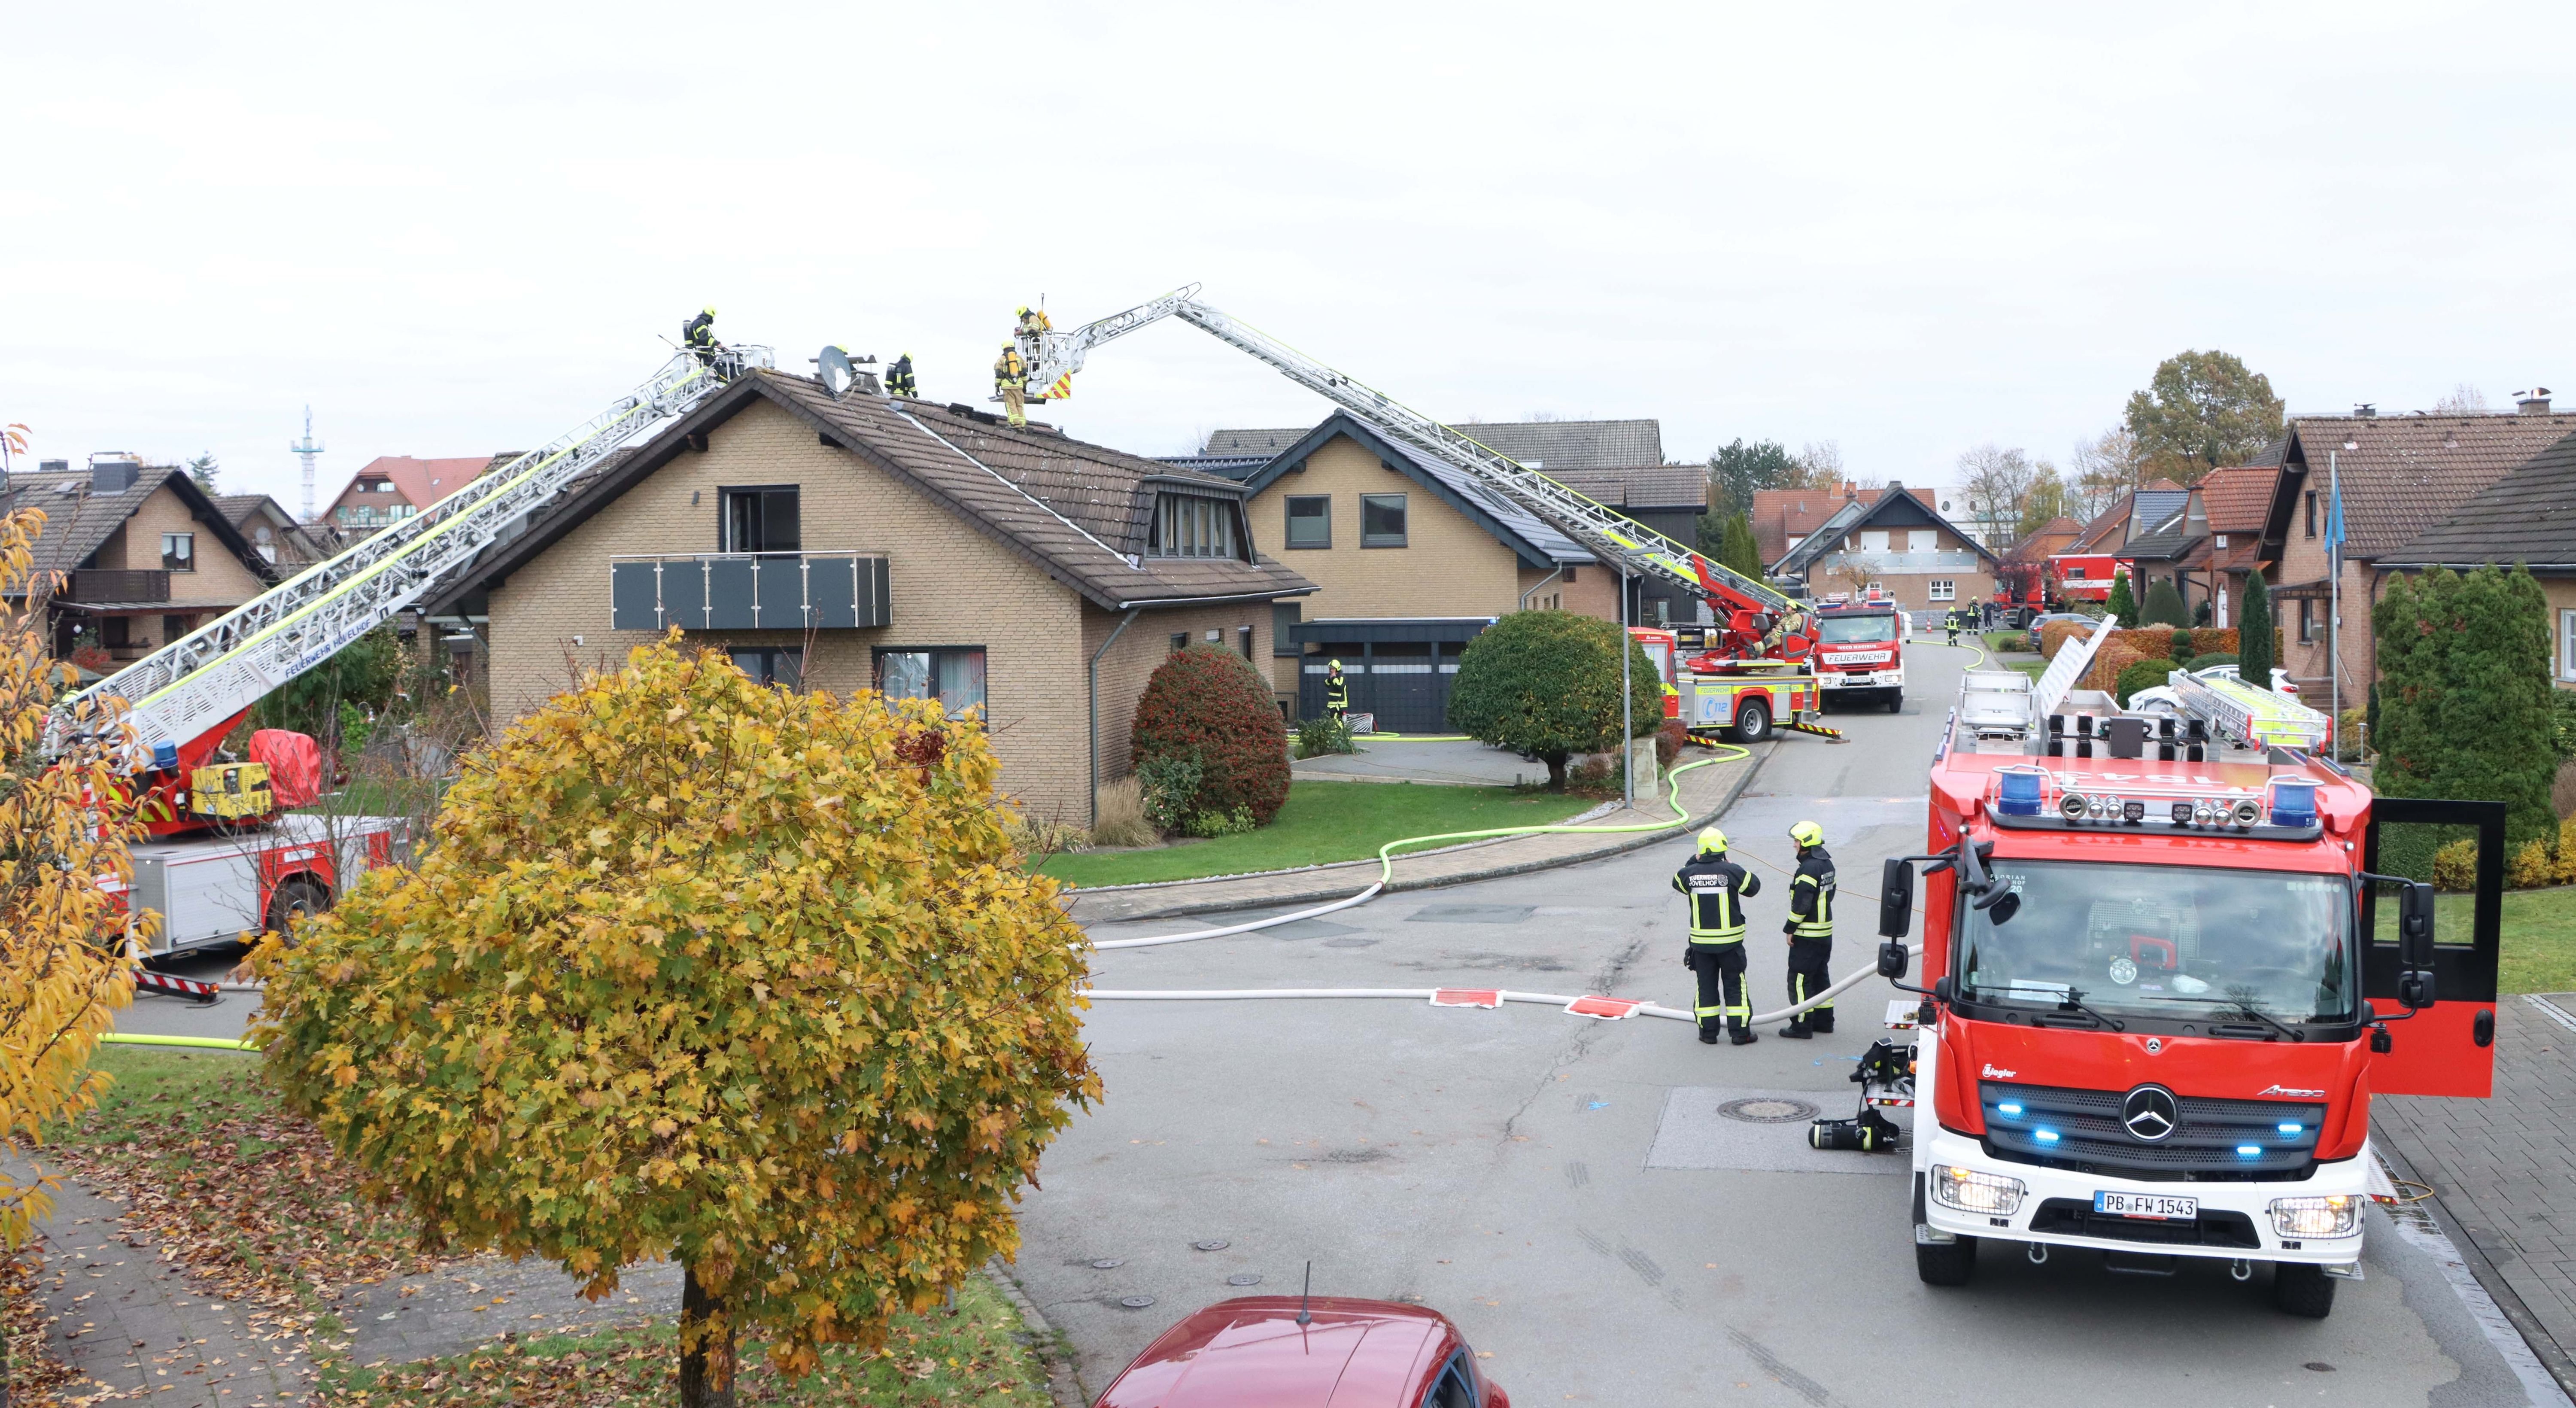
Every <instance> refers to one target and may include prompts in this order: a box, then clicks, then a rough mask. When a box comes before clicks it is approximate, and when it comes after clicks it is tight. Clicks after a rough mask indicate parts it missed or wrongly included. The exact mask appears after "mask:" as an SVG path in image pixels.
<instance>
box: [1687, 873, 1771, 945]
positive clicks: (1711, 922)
mask: <svg viewBox="0 0 2576 1408" xmlns="http://www.w3.org/2000/svg"><path fill="white" fill-rule="evenodd" d="M1673 888H1674V889H1676V890H1679V891H1680V892H1681V893H1682V894H1683V895H1684V896H1686V897H1688V898H1689V900H1690V941H1691V942H1692V943H1694V944H1732V943H1741V942H1743V941H1744V901H1745V900H1746V899H1747V898H1749V897H1751V896H1754V895H1758V894H1760V893H1762V877H1760V876H1758V875H1754V874H1751V873H1749V872H1747V871H1746V870H1745V868H1744V867H1743V866H1740V865H1737V864H1736V863H1735V862H1733V861H1731V860H1728V859H1726V858H1725V857H1724V856H1694V857H1692V858H1691V862H1690V864H1688V865H1685V866H1683V867H1682V868H1681V869H1679V870H1677V871H1674V872H1673Z"/></svg>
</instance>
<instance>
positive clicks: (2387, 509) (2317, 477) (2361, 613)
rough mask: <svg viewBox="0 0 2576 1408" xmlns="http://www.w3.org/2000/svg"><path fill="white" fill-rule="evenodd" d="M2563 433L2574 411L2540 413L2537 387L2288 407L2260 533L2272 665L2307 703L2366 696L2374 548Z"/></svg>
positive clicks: (2373, 661) (2419, 529) (2443, 516)
mask: <svg viewBox="0 0 2576 1408" xmlns="http://www.w3.org/2000/svg"><path fill="white" fill-rule="evenodd" d="M2570 433H2576V414H2571V413H2568V412H2565V411H2552V410H2550V408H2549V398H2548V396H2547V395H2546V394H2545V393H2533V394H2530V395H2526V396H2525V397H2523V398H2522V400H2521V401H2520V402H2519V404H2518V407H2517V409H2516V410H2514V411H2511V412H2506V413H2503V414H2482V415H2404V416H2400V415H2386V416H2383V415H2376V414H2371V413H2368V412H2366V411H2364V412H2357V413H2355V414H2352V415H2341V416H2295V417H2292V418H2291V421H2290V424H2289V429H2288V433H2287V435H2286V437H2285V438H2284V440H2283V442H2282V444H2281V445H2280V446H2279V447H2278V452H2277V454H2276V455H2273V456H2267V458H2272V459H2277V461H2278V463H2279V465H2280V477H2279V478H2278V480H2277V481H2276V482H2275V484H2274V486H2273V492H2272V501H2271V506H2270V516H2269V519H2268V521H2267V524H2266V528H2265V535H2266V537H2268V538H2270V539H2272V540H2273V541H2276V542H2278V543H2280V545H2281V547H2280V553H2279V556H2278V558H2277V559H2276V560H2275V562H2274V564H2273V566H2272V568H2271V569H2270V571H2269V572H2268V573H2267V574H2266V580H2267V581H2269V582H2270V584H2271V594H2272V619H2273V620H2274V621H2275V622H2277V623H2279V625H2280V627H2281V630H2282V635H2283V638H2284V646H2283V651H2282V658H2281V667H2282V668H2283V669H2285V670H2287V671H2289V672H2290V676H2291V678H2293V679H2294V680H2296V681H2297V682H2298V684H2299V687H2300V689H2301V690H2303V691H2305V692H2306V694H2307V695H2308V697H2309V698H2310V699H2311V700H2312V701H2316V702H2325V701H2330V700H2333V699H2335V698H2337V697H2340V698H2341V699H2342V700H2343V701H2344V702H2345V703H2346V705H2347V707H2349V706H2350V705H2352V704H2355V703H2358V702H2359V701H2361V700H2364V699H2366V698H2368V697H2369V690H2370V685H2371V684H2372V683H2373V682H2374V681H2375V680H2377V679H2378V677H2379V667H2378V646H2377V643H2376V641H2375V640H2374V639H2373V637H2372V633H2371V626H2370V611H2371V606H2372V605H2373V604H2374V603H2375V602H2377V601H2378V599H2379V588H2380V585H2381V583H2382V582H2383V581H2385V579H2386V577H2387V569H2384V568H2382V567H2381V566H2380V565H2379V560H2380V558H2381V557H2383V556H2384V555H2386V554H2388V553H2390V552H2392V551H2395V550H2397V549H2399V548H2403V547H2405V546H2407V545H2408V544H2411V543H2413V542H2414V541H2415V540H2416V539H2418V538H2420V537H2422V536H2424V535H2425V534H2426V532H2427V531H2428V530H2430V529H2431V528H2433V527H2434V526H2435V525H2437V524H2440V523H2442V522H2445V521H2447V520H2448V519H2449V518H2450V517H2451V516H2452V515H2453V514H2454V513H2457V512H2459V511H2460V509H2461V507H2462V506H2463V505H2465V504H2467V503H2468V502H2469V501H2470V500H2471V499H2473V498H2475V497H2477V496H2478V495H2479V494H2480V493H2481V492H2483V491H2484V490H2486V489H2487V488H2488V487H2489V486H2491V485H2493V484H2495V483H2496V482H2497V481H2498V480H2500V479H2503V478H2504V477H2505V476H2506V475H2508V474H2510V473H2512V472H2513V471H2515V470H2517V469H2519V468H2521V467H2522V466H2524V465H2527V464H2530V463H2531V462H2532V461H2533V460H2534V459H2536V458H2537V457H2538V456H2539V455H2540V454H2541V452H2542V451H2544V450H2547V449H2548V448H2550V447H2551V446H2552V445H2554V444H2556V443H2557V442H2558V441H2560V440H2562V439H2564V438H2565V437H2566V436H2567V435H2569V434H2570ZM2338 484H2340V486H2341V489H2342V496H2343V516H2344V535H2345V540H2344V547H2343V572H2342V577H2341V596H2342V629H2341V630H2340V631H2337V630H2334V629H2333V628H2332V627H2331V626H2330V624H2329V618H2330V617H2331V616H2332V614H2333V610H2334V608H2333V596H2334V588H2335V586H2336V583H2335V582H2334V581H2333V580H2332V579H2330V578H2329V576H2328V573H2327V563H2326V535H2327V531H2328V528H2329V524H2330V520H2331V517H2332V508H2333V503H2334V497H2335V488H2336V486H2337V485H2338Z"/></svg>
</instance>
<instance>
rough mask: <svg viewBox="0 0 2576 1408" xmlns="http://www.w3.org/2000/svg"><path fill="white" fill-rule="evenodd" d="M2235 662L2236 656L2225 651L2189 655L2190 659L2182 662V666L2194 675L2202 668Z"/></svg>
mask: <svg viewBox="0 0 2576 1408" xmlns="http://www.w3.org/2000/svg"><path fill="white" fill-rule="evenodd" d="M2235 663H2236V657H2235V656H2233V655H2228V654H2225V653H2221V654H2217V655H2195V656H2193V657H2191V659H2190V660H2188V661H2186V662H2184V664H2183V668H2184V669H2186V670H2189V671H2191V672H2192V673H2193V674H2195V675H2196V674H2199V673H2200V672H2201V671H2203V670H2209V669H2215V668H2217V667H2218V666H2220V665H2233V664H2235Z"/></svg>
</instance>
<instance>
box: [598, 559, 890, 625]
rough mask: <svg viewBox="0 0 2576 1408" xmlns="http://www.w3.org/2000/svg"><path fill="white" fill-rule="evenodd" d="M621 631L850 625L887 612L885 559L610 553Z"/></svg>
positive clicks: (884, 620) (879, 621) (874, 621)
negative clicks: (639, 555)
mask: <svg viewBox="0 0 2576 1408" xmlns="http://www.w3.org/2000/svg"><path fill="white" fill-rule="evenodd" d="M608 570H609V624H610V625H611V626H613V627H614V628H615V629H617V630H621V631H659V630H666V629H668V628H670V627H672V626H678V627H679V628H681V629H682V630H688V631H801V630H805V629H807V628H809V627H811V628H814V629H818V630H835V629H839V630H848V629H852V628H856V627H865V626H883V625H886V624H888V623H889V622H890V621H891V620H892V619H893V615H892V609H891V604H890V602H889V601H888V582H887V562H886V559H885V558H882V557H861V556H858V555H855V554H852V553H835V552H811V553H800V552H706V553H687V554H680V555H673V556H656V557H630V556H623V555H621V556H617V557H613V558H611V559H609V565H608Z"/></svg>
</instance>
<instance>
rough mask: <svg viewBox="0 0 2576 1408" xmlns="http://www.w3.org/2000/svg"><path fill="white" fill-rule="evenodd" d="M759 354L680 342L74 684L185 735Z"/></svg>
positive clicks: (382, 611)
mask: <svg viewBox="0 0 2576 1408" xmlns="http://www.w3.org/2000/svg"><path fill="white" fill-rule="evenodd" d="M770 365H771V356H770V349H768V348H766V347H733V348H727V349H723V350H722V351H720V352H718V353H717V354H716V355H715V357H714V358H713V359H712V361H710V362H703V363H702V362H700V361H699V360H698V359H697V358H696V357H694V356H691V355H688V354H686V353H683V354H682V355H680V356H676V357H673V358H672V359H671V360H670V362H669V363H668V364H666V365H664V366H663V368H662V369H661V370H660V371H658V372H655V373H654V374H653V376H652V378H651V379H650V380H648V381H646V382H645V383H644V384H643V385H641V386H638V387H636V388H635V389H634V390H633V391H630V392H628V393H627V394H626V395H624V396H621V397H619V398H618V399H617V400H616V401H615V402H614V403H612V404H611V405H610V406H609V407H608V408H607V409H606V410H603V411H601V412H600V413H599V414H597V415H595V416H592V417H591V418H590V419H589V420H586V421H584V422H582V423H581V424H580V425H578V426H575V427H574V428H573V429H571V430H569V431H566V432H565V433H564V434H562V435H559V436H557V437H556V438H555V439H554V440H552V441H550V442H548V443H547V444H546V445H544V446H543V447H541V448H539V449H535V450H531V451H529V452H528V453H526V454H524V455H521V456H519V457H518V458H517V459H515V460H512V461H510V462H509V463H508V464H506V465H504V466H502V467H501V468H499V469H497V470H494V471H492V472H490V473H488V474H485V475H483V476H482V477H481V478H478V479H476V480H474V481H473V482H472V483H470V484H468V485H467V486H466V487H464V488H462V489H459V490H457V491H456V492H455V493H453V494H450V495H448V496H447V497H446V498H444V499H441V500H439V501H438V502H437V503H436V504H434V505H432V506H430V507H429V508H427V509H424V510H422V512H421V513H420V514H419V515H418V516H416V517H413V518H407V519H404V520H402V521H401V522H398V523H396V524H394V525H393V526H392V527H390V528H386V529H384V530H383V531H381V532H379V533H377V534H376V535H375V536H373V537H370V538H368V539H367V540H366V541H365V542H362V543H360V544H358V545H357V546H356V547H353V548H351V549H349V550H348V551H347V552H344V553H341V554H340V555H339V556H337V557H334V558H331V559H329V560H328V561H325V562H321V563H317V564H315V565H314V566H312V567H310V568H307V569H305V570H304V571H303V572H301V573H298V574H297V575H296V576H294V577H292V578H290V579H288V580H287V581H286V582H285V583H283V584H282V585H279V586H277V587H274V588H271V589H270V590H269V591H267V592H265V593H263V594H261V595H260V596H258V597H256V598H254V599H253V600H251V601H250V602H249V603H247V604H245V605H243V606H240V607H237V608H235V609H234V610H232V611H230V612H227V613H225V614H224V615H223V616H220V617H218V618H216V619H215V620H214V621H212V622H210V623H208V624H207V625H204V626H201V627H199V628H197V629H196V630H194V631H192V632H190V633H189V634H188V635H186V636H185V637H183V638H181V639H179V640H177V641H175V642H173V643H171V644H169V645H165V646H163V647H161V648H160V649H158V650H156V651H154V652H152V653H151V654H149V655H146V656H144V657H143V658H142V659H140V660H137V661H135V662H134V663H133V664H131V665H128V666H126V667H125V668H124V669H122V670H119V671H117V672H116V673H115V674H112V675H109V676H108V677H107V678H105V679H103V680H100V681H99V682H98V683H96V684H94V685H91V686H90V687H89V688H88V689H86V690H83V691H81V693H80V694H79V695H77V696H74V699H75V701H77V700H80V699H102V698H105V697H107V696H109V695H115V696H119V697H122V698H123V699H125V700H126V701H127V702H128V703H129V704H130V705H131V715H130V717H131V718H132V720H133V724H134V728H135V734H136V740H137V742H138V744H139V746H141V747H142V748H144V749H146V750H149V749H150V748H151V747H152V746H153V745H154V744H156V743H172V744H186V743H189V742H192V741H195V740H196V739H198V738H199V737H201V736H203V735H204V734H205V733H206V732H208V731H209V730H211V729H215V728H218V727H221V726H222V725H223V724H224V723H225V722H226V721H227V720H230V719H232V718H234V717H236V716H237V715H239V714H240V713H241V712H242V711H243V710H244V709H247V708H249V707H250V706H251V705H252V704H255V703H257V702H258V701H259V699H260V698H261V696H263V695H266V694H267V693H268V692H269V691H271V690H273V689H276V688H277V687H279V686H280V685H283V684H285V683H286V682H287V681H289V680H291V679H294V678H295V677H296V676H298V675H300V674H302V673H304V672H305V671H307V670H309V669H312V668H313V667H314V666H316V665H319V664H321V663H322V662H323V661H325V660H328V659H329V658H331V656H332V655H334V654H335V653H337V652H338V651H339V650H340V649H341V648H342V647H344V646H346V645H348V644H349V643H350V642H352V641H354V640H356V639H357V638H358V637H360V636H362V635H365V634H366V633H367V632H369V631H371V630H373V629H375V628H376V627H378V626H380V625H383V624H384V623H385V622H386V621H389V620H391V619H393V616H394V613H396V612H398V611H400V610H402V609H403V608H404V607H407V606H409V605H411V604H412V603H413V602H415V601H418V600H419V599H420V598H421V597H422V596H424V595H426V594H427V593H428V591H429V589H430V588H431V587H432V586H434V585H435V584H436V583H437V582H438V581H439V580H440V579H441V578H443V577H445V576H447V575H448V574H450V573H452V572H454V571H455V570H456V569H458V568H461V567H463V566H465V565H466V564H468V563H470V562H471V561H473V559H474V558H475V556H476V555H477V554H479V553H481V552H482V551H483V550H484V549H485V548H487V547H490V546H491V545H492V544H494V543H496V542H498V541H501V540H502V539H503V538H504V537H505V536H506V535H508V534H509V533H511V532H512V531H513V530H515V529H517V528H518V527H519V526H520V525H521V524H523V523H524V522H525V521H526V520H527V518H528V516H529V515H530V514H533V513H535V512H536V511H537V510H538V509H540V508H543V507H544V506H545V505H546V504H547V503H549V502H550V501H552V500H553V498H554V497H555V495H556V494H557V493H559V492H560V491H561V490H562V489H563V487H564V486H565V485H566V484H568V483H570V482H571V481H572V479H573V478H574V477H575V476H577V475H579V474H581V473H583V472H584V471H586V470H589V469H592V468H594V467H596V466H597V465H598V464H599V463H600V461H601V460H603V459H605V458H606V457H607V456H608V455H609V454H610V453H612V452H614V451H615V450H617V449H619V448H620V447H622V446H625V445H628V444H631V443H633V442H634V441H636V440H637V439H639V438H640V437H642V436H643V435H644V434H645V433H646V432H648V431H650V430H651V429H652V428H653V427H654V426H656V425H658V424H660V423H661V422H662V421H664V420H666V419H668V418H671V417H674V416H679V415H684V414H686V413H687V412H688V411H690V410H691V409H693V408H695V407H696V406H697V405H698V404H699V403H700V402H702V401H704V400H705V399H706V398H707V397H709V396H711V395H713V394H714V393H715V392H716V391H717V390H718V389H719V388H721V387H722V386H723V385H724V383H725V382H727V381H729V380H731V379H732V378H733V377H735V376H737V375H739V374H740V373H742V372H743V371H745V370H748V369H750V368H754V367H761V368H766V367H768V366H770Z"/></svg>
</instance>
